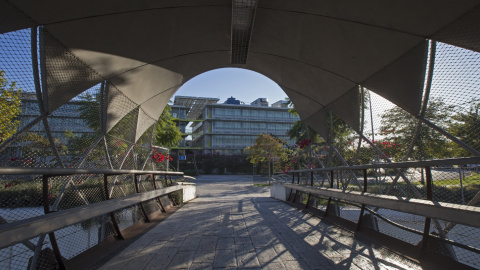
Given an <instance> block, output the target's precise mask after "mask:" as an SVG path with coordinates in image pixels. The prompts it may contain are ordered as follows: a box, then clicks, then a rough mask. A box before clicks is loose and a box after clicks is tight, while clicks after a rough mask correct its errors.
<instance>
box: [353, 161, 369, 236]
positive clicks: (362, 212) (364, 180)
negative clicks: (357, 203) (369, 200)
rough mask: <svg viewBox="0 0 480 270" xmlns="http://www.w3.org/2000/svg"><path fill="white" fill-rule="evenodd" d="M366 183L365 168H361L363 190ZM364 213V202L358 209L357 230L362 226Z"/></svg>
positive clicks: (365, 189)
mask: <svg viewBox="0 0 480 270" xmlns="http://www.w3.org/2000/svg"><path fill="white" fill-rule="evenodd" d="M367 183H368V176H367V169H363V192H367ZM364 213H365V204H363V203H362V209H361V210H360V216H359V217H358V222H357V227H356V230H357V231H359V230H360V228H361V227H362V221H363V214H364Z"/></svg>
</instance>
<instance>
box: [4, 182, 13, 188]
mask: <svg viewBox="0 0 480 270" xmlns="http://www.w3.org/2000/svg"><path fill="white" fill-rule="evenodd" d="M13 186H15V183H8V184H6V185H5V189H7V188H9V187H13Z"/></svg>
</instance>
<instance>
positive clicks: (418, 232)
mask: <svg viewBox="0 0 480 270" xmlns="http://www.w3.org/2000/svg"><path fill="white" fill-rule="evenodd" d="M342 202H343V203H345V204H349V205H353V206H356V207H361V206H360V205H357V204H353V203H349V202H345V201H342ZM365 210H366V211H368V212H370V213H372V214H374V215H375V216H377V217H378V218H380V219H382V220H383V221H385V222H387V223H389V224H391V225H392V226H395V227H397V228H399V229H402V230H405V231H408V232H411V233H414V234H417V235H422V234H423V232H421V231H418V230H415V229H412V228H408V227H406V226H403V225H400V224H398V223H396V222H393V221H391V220H389V219H387V218H385V217H383V216H382V215H380V214H379V213H377V212H375V211H373V210H371V209H369V208H368V207H366V208H365ZM429 237H432V238H435V239H436V240H438V241H442V242H444V243H447V244H450V245H454V246H457V247H460V248H463V249H466V250H469V251H472V252H475V253H479V254H480V249H478V248H476V247H472V246H469V245H465V244H462V243H458V242H455V241H453V240H450V239H443V238H441V237H439V236H436V235H432V234H430V235H429Z"/></svg>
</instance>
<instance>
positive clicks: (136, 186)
mask: <svg viewBox="0 0 480 270" xmlns="http://www.w3.org/2000/svg"><path fill="white" fill-rule="evenodd" d="M133 178H134V179H135V192H137V193H140V190H139V188H138V174H134V175H133ZM140 209H141V210H142V213H143V215H144V216H145V222H150V218H149V217H148V214H147V211H145V208H144V207H143V202H141V203H140Z"/></svg>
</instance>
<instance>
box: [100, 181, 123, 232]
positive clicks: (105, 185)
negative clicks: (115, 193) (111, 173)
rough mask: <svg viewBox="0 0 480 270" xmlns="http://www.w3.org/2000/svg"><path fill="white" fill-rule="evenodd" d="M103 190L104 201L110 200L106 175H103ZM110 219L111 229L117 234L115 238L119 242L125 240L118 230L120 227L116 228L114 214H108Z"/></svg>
mask: <svg viewBox="0 0 480 270" xmlns="http://www.w3.org/2000/svg"><path fill="white" fill-rule="evenodd" d="M103 188H104V189H105V200H110V192H109V191H108V174H104V175H103ZM110 219H111V220H112V225H113V228H114V229H115V232H116V233H117V238H118V239H120V240H123V239H125V238H124V237H123V234H122V231H121V230H120V227H119V226H118V223H117V219H116V218H115V214H114V213H113V212H110ZM102 237H103V236H102Z"/></svg>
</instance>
